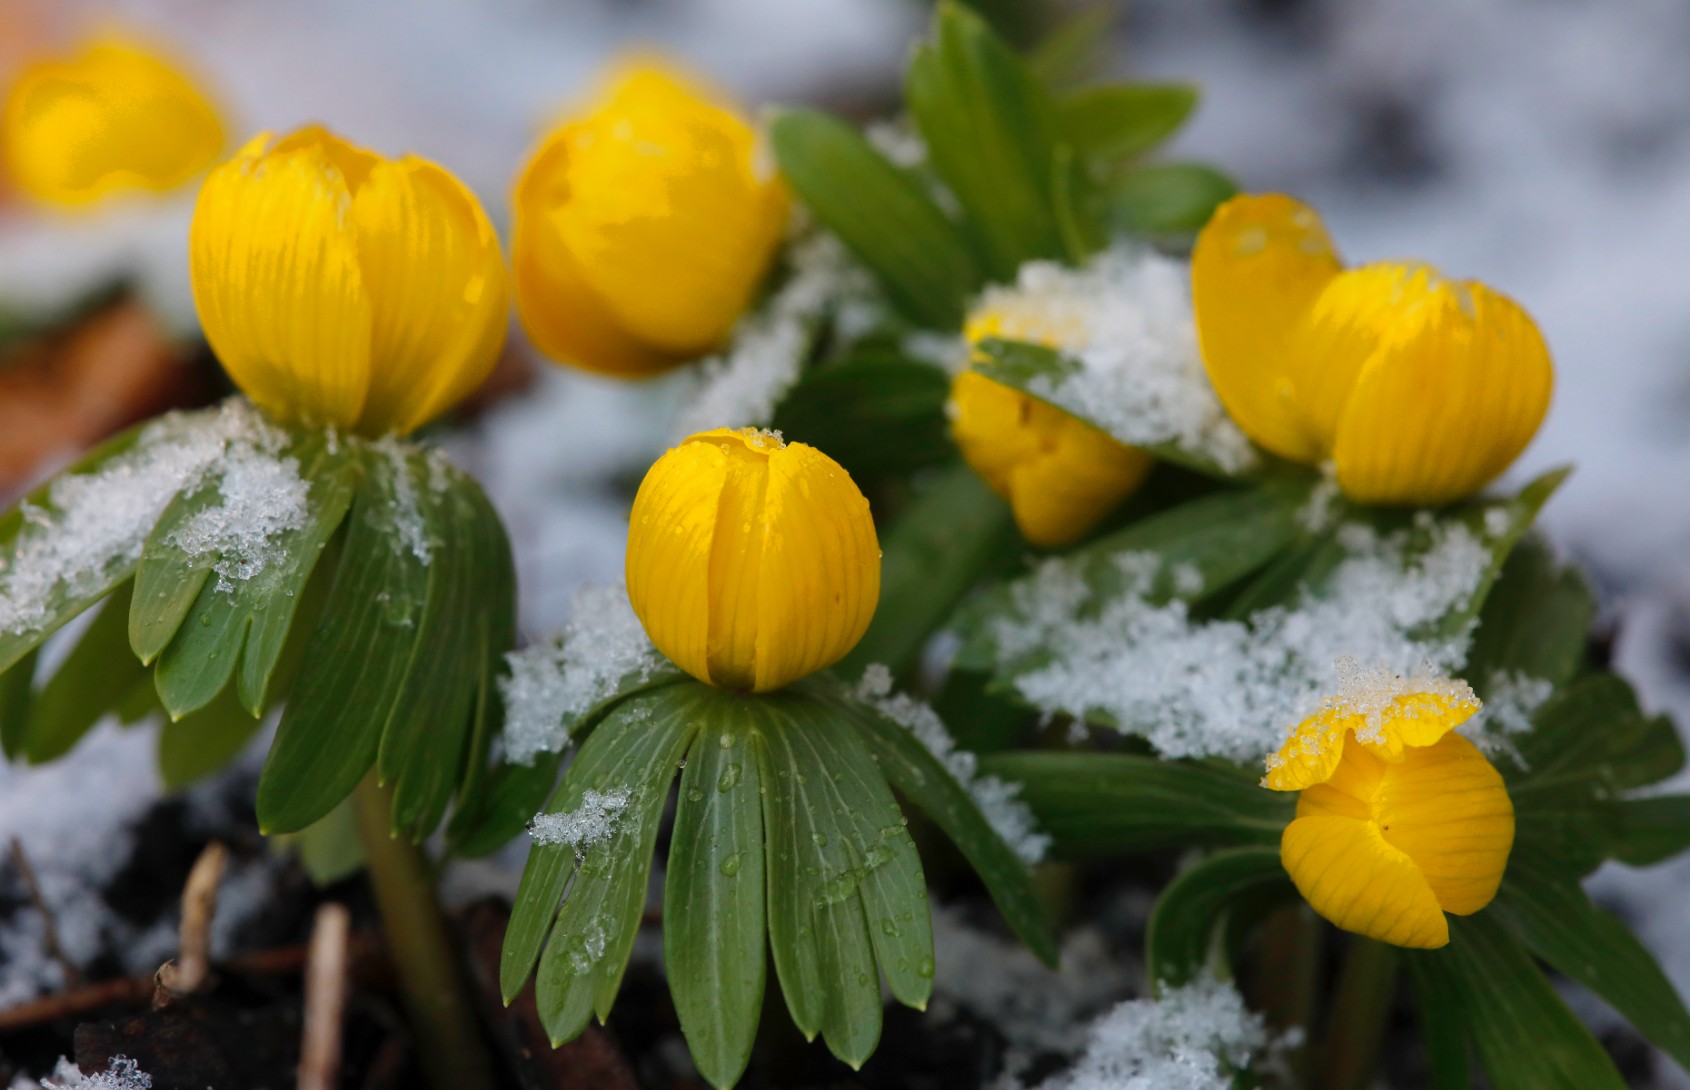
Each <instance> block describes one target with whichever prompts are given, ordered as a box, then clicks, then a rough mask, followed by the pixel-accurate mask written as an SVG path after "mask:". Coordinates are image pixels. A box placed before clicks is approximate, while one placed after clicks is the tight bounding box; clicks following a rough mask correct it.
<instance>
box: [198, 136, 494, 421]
mask: <svg viewBox="0 0 1690 1090" xmlns="http://www.w3.org/2000/svg"><path fill="white" fill-rule="evenodd" d="M189 263H190V270H191V272H192V277H193V287H194V303H195V304H196V306H197V307H198V308H199V316H200V324H201V325H202V326H203V327H204V328H205V335H206V339H207V340H209V341H210V342H211V347H212V349H213V350H214V351H215V352H216V353H217V358H218V359H220V360H221V361H222V362H223V366H224V368H225V369H226V370H227V371H228V372H229V375H230V377H231V378H233V379H234V380H235V384H236V385H237V386H239V387H240V388H241V389H242V390H243V391H244V392H245V393H246V395H247V396H248V397H250V398H251V399H252V400H253V401H254V402H255V403H257V404H258V405H259V406H260V407H261V408H263V409H264V410H265V411H266V412H267V413H269V414H270V415H272V416H273V417H275V418H277V419H278V420H281V421H284V422H288V423H303V424H307V425H318V426H320V425H335V426H337V427H342V428H347V429H351V430H354V431H357V432H360V433H362V434H365V435H383V434H386V433H388V432H397V433H400V434H404V433H406V432H410V431H413V430H415V429H416V428H418V427H421V426H422V425H423V424H425V423H427V422H428V421H430V420H432V419H434V418H435V417H436V416H439V415H440V414H441V413H443V412H445V411H446V410H447V409H449V408H451V407H452V406H453V405H455V404H457V403H458V402H459V401H461V400H462V399H463V398H464V397H465V396H467V395H468V394H469V393H471V392H472V391H474V390H475V388H476V387H477V386H479V385H480V384H481V383H482V381H483V380H484V379H486V377H487V374H488V372H489V371H491V370H492V368H493V363H494V361H495V359H496V358H497V357H498V354H499V349H500V346H501V345H502V344H503V343H504V338H505V327H506V322H507V319H506V313H507V310H506V308H507V307H508V306H509V302H508V295H507V288H506V274H505V266H504V261H503V258H502V256H501V255H500V252H499V240H498V238H497V236H496V235H495V234H494V232H493V226H492V224H491V223H489V222H488V219H487V214H486V213H485V212H483V211H482V208H481V205H480V203H479V202H478V201H477V200H476V199H475V196H474V194H472V193H470V191H469V190H467V189H465V188H464V186H463V185H462V184H461V183H460V182H459V181H458V180H457V179H456V178H454V177H453V176H452V175H451V174H449V173H447V172H446V171H445V170H443V169H441V168H440V167H438V166H436V165H435V164H433V163H431V162H429V161H427V160H426V159H419V158H417V157H416V156H414V155H407V156H405V157H403V158H401V159H387V158H384V157H382V156H380V155H377V154H375V153H374V152H371V151H367V150H365V149H364V148H360V147H356V146H354V145H352V144H349V143H347V142H346V141H344V140H341V139H340V138H338V137H336V136H334V135H333V134H332V133H329V132H327V131H326V130H324V129H321V128H316V127H308V128H304V129H301V130H299V131H298V132H295V133H293V134H291V135H289V136H286V137H284V138H282V139H281V140H275V139H274V138H273V137H272V136H271V135H270V134H269V133H264V134H261V135H259V136H258V137H256V138H255V139H254V140H252V142H251V143H249V144H247V146H246V147H244V148H242V149H241V150H240V152H239V154H237V155H236V156H235V157H234V158H233V159H231V160H230V161H229V162H227V163H224V164H223V165H222V166H220V167H218V168H217V169H216V170H215V171H213V172H212V175H211V177H210V178H208V179H206V183H205V187H204V188H203V189H202V190H201V191H200V197H199V204H198V206H197V207H196V208H195V209H194V221H193V227H192V229H191V231H190V233H189Z"/></svg>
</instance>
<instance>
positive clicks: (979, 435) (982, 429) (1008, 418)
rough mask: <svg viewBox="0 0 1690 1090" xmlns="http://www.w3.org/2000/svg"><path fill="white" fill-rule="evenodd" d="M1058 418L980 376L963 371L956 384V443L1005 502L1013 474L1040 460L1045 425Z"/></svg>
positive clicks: (953, 417) (953, 424) (953, 392)
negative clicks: (1028, 461)
mask: <svg viewBox="0 0 1690 1090" xmlns="http://www.w3.org/2000/svg"><path fill="white" fill-rule="evenodd" d="M1056 412H1057V410H1056V409H1055V407H1054V406H1051V405H1046V404H1045V403H1043V402H1041V401H1038V400H1037V399H1035V398H1032V397H1029V396H1028V395H1026V394H1024V393H1022V392H1021V391H1019V390H1015V389H1011V388H1010V387H1008V386H1005V385H1004V384H1003V383H1001V382H995V381H993V380H992V379H989V378H987V377H986V376H984V375H982V374H980V373H979V372H977V371H963V372H961V373H960V374H958V375H957V377H956V378H955V379H954V380H952V382H951V438H952V439H953V440H954V441H955V442H956V445H957V447H958V448H959V449H960V450H961V451H962V456H963V458H965V459H966V460H967V461H968V464H969V465H970V466H972V467H973V468H974V472H976V473H978V474H980V476H981V477H982V478H984V479H985V481H986V483H987V484H988V485H990V486H991V488H992V491H994V492H996V493H997V494H998V495H1000V496H1003V497H1004V498H1005V499H1007V498H1009V479H1010V474H1011V472H1012V471H1013V470H1014V469H1015V467H1016V466H1017V465H1020V464H1021V463H1022V462H1025V461H1027V460H1029V459H1031V458H1036V457H1038V456H1039V453H1040V451H1041V450H1042V449H1043V445H1044V444H1043V441H1042V440H1041V438H1040V433H1041V432H1042V431H1043V430H1044V429H1043V428H1042V427H1040V426H1039V425H1041V424H1048V423H1049V422H1052V421H1054V420H1055V418H1056V415H1055V414H1056Z"/></svg>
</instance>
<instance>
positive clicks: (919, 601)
mask: <svg viewBox="0 0 1690 1090" xmlns="http://www.w3.org/2000/svg"><path fill="white" fill-rule="evenodd" d="M1015 540H1016V539H1015V536H1014V521H1013V519H1012V518H1011V516H1010V512H1009V507H1008V506H1007V505H1006V504H1005V503H1004V502H1003V501H1002V500H1001V499H999V498H998V497H997V496H996V495H994V494H993V493H992V490H991V489H990V488H989V487H987V485H986V482H985V481H983V480H981V479H980V475H979V474H977V473H975V472H974V470H972V469H971V468H969V467H968V466H966V465H964V464H962V463H961V462H958V463H956V464H954V465H952V466H950V467H949V468H947V469H946V470H944V471H943V473H941V474H939V475H937V476H935V477H934V478H933V479H932V480H931V481H930V482H929V483H928V484H927V486H926V488H925V489H923V490H922V491H921V492H920V493H918V494H917V495H916V497H915V499H914V500H913V501H912V502H911V503H910V505H909V506H908V507H906V508H905V509H904V512H903V514H902V515H901V516H899V518H898V520H897V521H896V522H894V523H893V524H892V528H891V529H890V530H889V531H888V532H887V533H886V536H885V537H884V538H882V539H881V552H882V554H883V555H882V559H881V564H880V605H879V607H878V608H877V609H876V610H875V614H874V620H873V621H872V622H870V624H869V628H868V632H867V633H865V634H864V636H863V638H862V639H861V640H860V641H858V643H857V646H856V647H854V648H853V649H852V650H851V652H850V654H848V655H846V656H845V658H844V659H842V660H841V661H840V663H839V665H838V666H837V667H836V669H837V670H838V672H839V673H840V675H841V676H844V677H856V676H858V675H860V674H861V673H862V672H863V670H864V669H865V668H866V667H867V666H868V665H869V664H870V663H876V662H878V663H881V664H883V665H885V666H887V667H888V668H890V669H891V670H892V671H893V672H894V673H900V672H902V671H903V670H904V668H905V667H907V666H909V665H910V664H911V663H912V662H914V661H915V658H916V656H917V655H918V654H920V653H921V649H922V647H923V646H924V645H925V644H926V643H927V640H928V638H929V637H930V636H932V634H933V633H934V632H935V631H937V630H938V628H939V626H940V625H942V624H944V623H945V621H946V620H947V619H949V617H950V615H951V611H952V610H953V609H955V608H956V604H957V603H958V602H959V601H961V600H962V598H963V596H964V595H966V594H967V593H968V591H969V590H970V589H971V588H972V587H973V586H974V584H975V583H976V582H978V581H979V579H980V576H981V574H982V572H984V571H985V569H986V568H987V567H988V566H989V565H990V564H991V563H992V562H993V561H994V560H995V559H996V558H998V557H999V556H1001V555H1003V554H1004V553H1006V552H1008V551H1009V550H1010V549H1012V548H1013V547H1014V542H1015Z"/></svg>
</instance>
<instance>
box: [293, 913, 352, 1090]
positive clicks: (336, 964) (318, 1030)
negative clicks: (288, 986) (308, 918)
mask: <svg viewBox="0 0 1690 1090" xmlns="http://www.w3.org/2000/svg"><path fill="white" fill-rule="evenodd" d="M351 933H352V914H351V913H349V912H347V911H346V906H345V905H339V904H332V903H331V904H324V905H322V906H321V907H319V908H318V909H317V920H316V923H315V924H313V925H312V928H311V955H310V959H309V960H308V961H307V962H306V965H305V1031H304V1037H303V1039H302V1041H301V1044H300V1049H299V1090H335V1088H336V1087H337V1086H338V1085H339V1083H340V1043H341V1023H342V1021H343V1019H344V1017H345V1014H346V987H347V948H348V941H349V938H350V936H351Z"/></svg>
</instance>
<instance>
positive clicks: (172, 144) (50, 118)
mask: <svg viewBox="0 0 1690 1090" xmlns="http://www.w3.org/2000/svg"><path fill="white" fill-rule="evenodd" d="M226 140H227V137H226V135H225V129H224V124H223V119H222V117H221V115H220V114H219V113H218V110H217V108H216V106H214V105H213V104H212V102H211V100H210V98H209V97H207V95H206V94H205V92H204V91H203V90H202V89H201V88H200V87H199V86H198V84H197V83H196V82H195V81H194V79H193V78H192V77H191V76H189V74H188V73H187V71H186V70H185V69H184V68H183V67H181V66H180V65H179V64H177V63H176V62H175V61H173V60H171V59H169V58H167V57H166V56H164V55H163V54H161V53H158V52H156V51H155V50H153V49H152V48H151V47H149V46H146V45H143V44H141V43H139V42H136V41H131V40H129V39H126V38H119V37H104V38H97V39H94V40H92V41H89V42H87V43H86V44H84V45H83V46H82V47H81V49H79V50H78V51H77V52H75V53H73V54H70V55H68V56H62V57H43V58H41V59H39V60H37V61H35V62H34V63H32V64H29V65H27V66H25V68H24V69H23V70H22V71H21V72H20V73H19V74H18V76H17V78H16V80H15V81H14V82H13V84H12V86H11V89H10V91H9V92H8V93H7V95H6V105H5V110H4V113H3V114H0V150H3V158H4V162H5V167H6V172H7V173H8V174H9V175H10V177H11V178H12V180H13V182H15V183H16V185H17V187H18V189H19V190H20V191H22V192H23V193H25V194H27V195H28V196H29V197H31V198H33V199H34V200H37V201H40V202H41V203H43V204H47V205H54V206H58V207H61V208H81V207H85V206H87V205H90V204H93V203H95V202H97V201H99V200H100V199H101V198H103V197H106V196H109V195H111V194H114V193H119V192H123V191H136V190H139V191H149V192H165V191H168V190H172V189H176V188H177V187H179V186H183V185H186V184H187V183H188V182H191V181H193V180H194V179H195V178H197V177H199V176H200V175H201V174H203V173H204V172H205V171H206V170H207V169H209V168H210V167H211V165H212V164H213V163H214V162H216V161H217V157H218V156H219V155H220V154H222V151H223V146H224V143H225V142H226Z"/></svg>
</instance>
